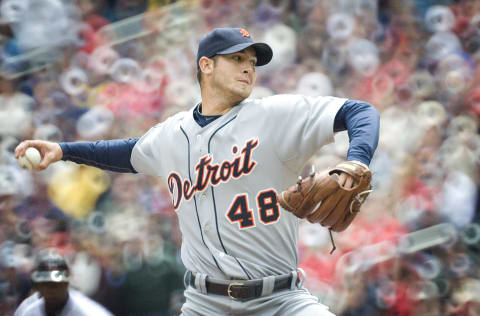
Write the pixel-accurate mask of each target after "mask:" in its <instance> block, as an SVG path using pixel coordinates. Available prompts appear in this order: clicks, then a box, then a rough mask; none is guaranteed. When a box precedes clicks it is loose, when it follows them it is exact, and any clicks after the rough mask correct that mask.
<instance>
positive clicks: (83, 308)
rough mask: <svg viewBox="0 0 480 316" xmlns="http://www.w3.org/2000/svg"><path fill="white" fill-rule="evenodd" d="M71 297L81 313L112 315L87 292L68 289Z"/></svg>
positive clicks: (101, 315) (99, 315)
mask: <svg viewBox="0 0 480 316" xmlns="http://www.w3.org/2000/svg"><path fill="white" fill-rule="evenodd" d="M68 291H69V292H68V293H69V295H70V299H71V300H72V302H73V305H74V308H75V309H77V310H79V314H82V313H83V314H82V315H98V316H112V315H113V314H112V313H110V312H109V311H108V310H107V309H106V308H105V307H103V306H102V305H100V304H99V303H97V302H96V301H94V300H93V299H91V298H89V297H88V296H86V295H85V294H83V293H82V292H80V291H77V290H75V289H69V290H68Z"/></svg>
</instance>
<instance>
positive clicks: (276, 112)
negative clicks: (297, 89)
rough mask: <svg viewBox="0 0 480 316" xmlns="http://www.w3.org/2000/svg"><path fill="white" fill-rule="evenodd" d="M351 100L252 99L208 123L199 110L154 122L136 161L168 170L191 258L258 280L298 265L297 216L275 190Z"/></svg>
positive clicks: (162, 172) (216, 273) (200, 267)
mask: <svg viewBox="0 0 480 316" xmlns="http://www.w3.org/2000/svg"><path fill="white" fill-rule="evenodd" d="M345 101H346V99H342V98H335V97H316V98H313V97H305V96H300V95H276V96H272V97H266V98H263V99H246V100H244V101H243V102H241V103H240V104H238V105H237V106H235V107H233V108H232V109H231V110H230V111H229V112H228V113H226V114H224V115H222V116H221V117H219V118H218V119H216V120H215V121H214V122H212V123H210V124H208V125H207V126H205V127H201V126H200V125H198V124H197V122H196V121H195V120H194V117H193V113H192V112H193V109H192V110H190V111H187V112H181V113H178V114H176V115H174V116H172V117H170V118H169V119H167V120H166V121H164V122H162V123H160V124H158V125H156V126H154V127H153V128H151V129H150V130H149V131H148V132H147V133H146V134H145V135H144V136H143V137H142V138H140V140H139V141H138V142H137V143H136V145H135V147H134V149H133V152H132V156H131V163H132V165H133V167H134V168H135V170H137V171H138V172H140V173H144V174H148V175H154V176H159V177H161V178H163V179H164V180H165V182H166V185H167V187H168V189H169V191H170V193H171V196H172V201H173V205H174V208H175V211H176V213H177V215H178V217H179V224H180V229H181V231H182V236H183V240H182V248H181V255H182V260H183V263H184V265H185V267H186V268H187V269H189V270H191V271H193V272H200V273H204V274H207V275H209V276H210V277H213V278H221V279H256V278H262V277H265V276H269V275H279V274H286V273H289V272H290V271H292V270H294V269H296V268H297V264H298V255H297V229H298V224H299V221H300V220H299V219H298V218H297V217H295V216H294V215H293V214H291V213H289V212H287V211H284V210H283V209H282V208H281V207H280V205H279V203H278V197H277V193H278V192H281V191H282V190H284V189H286V188H287V187H289V186H291V185H292V184H293V183H295V181H296V179H297V177H298V175H299V173H300V172H301V168H302V167H303V165H304V164H305V163H306V162H307V160H308V159H309V158H310V157H311V156H312V155H313V154H314V153H315V152H316V151H317V150H318V149H319V148H320V147H321V146H322V145H324V144H326V143H329V142H331V141H333V123H334V119H335V115H336V113H337V111H338V110H339V108H340V107H341V106H342V105H343V103H344V102H345Z"/></svg>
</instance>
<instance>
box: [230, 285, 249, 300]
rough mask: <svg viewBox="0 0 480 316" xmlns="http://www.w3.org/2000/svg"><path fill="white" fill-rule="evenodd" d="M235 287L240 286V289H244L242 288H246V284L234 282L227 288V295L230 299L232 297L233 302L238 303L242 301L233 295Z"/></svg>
mask: <svg viewBox="0 0 480 316" xmlns="http://www.w3.org/2000/svg"><path fill="white" fill-rule="evenodd" d="M234 286H239V287H242V286H245V284H243V283H239V282H232V283H230V284H229V285H228V287H227V294H228V297H230V298H231V299H232V300H234V301H238V300H240V298H237V297H235V296H233V295H232V287H234Z"/></svg>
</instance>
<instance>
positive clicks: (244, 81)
mask: <svg viewBox="0 0 480 316" xmlns="http://www.w3.org/2000/svg"><path fill="white" fill-rule="evenodd" d="M238 81H240V82H243V83H245V84H247V85H249V84H250V81H249V80H248V79H238Z"/></svg>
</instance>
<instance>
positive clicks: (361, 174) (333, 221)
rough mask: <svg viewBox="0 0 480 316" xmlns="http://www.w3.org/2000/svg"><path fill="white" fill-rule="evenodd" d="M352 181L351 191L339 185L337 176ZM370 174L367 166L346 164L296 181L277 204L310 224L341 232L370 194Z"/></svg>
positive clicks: (359, 163) (354, 163)
mask: <svg viewBox="0 0 480 316" xmlns="http://www.w3.org/2000/svg"><path fill="white" fill-rule="evenodd" d="M342 172H345V173H347V174H349V175H350V176H351V177H352V178H353V184H352V186H351V188H347V187H344V186H342V185H341V184H340V183H339V181H338V180H339V174H341V173H342ZM371 177H372V175H371V172H370V170H369V169H368V167H367V166H366V165H364V164H363V163H361V162H356V161H345V162H342V163H340V164H338V165H337V166H335V167H334V168H332V169H327V170H324V171H322V172H319V173H315V172H313V173H312V174H311V175H310V176H309V177H307V178H305V179H302V178H299V180H298V182H297V184H295V185H294V186H292V187H290V188H288V189H287V190H286V191H283V192H282V193H281V194H280V205H281V206H282V207H283V208H284V209H285V210H287V211H289V212H292V213H293V214H295V215H296V216H298V217H300V218H306V219H307V220H308V221H309V222H311V223H320V224H321V225H322V226H326V227H328V228H330V229H331V230H333V231H335V232H341V231H344V230H345V229H346V228H347V227H348V226H349V225H350V223H351V222H352V221H353V219H354V218H355V216H356V215H357V213H358V212H359V211H360V207H361V206H362V203H363V202H364V201H365V198H366V197H367V196H368V194H369V193H370V192H371V191H372V190H371V185H370V180H371Z"/></svg>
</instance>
